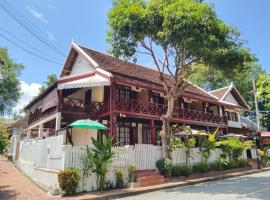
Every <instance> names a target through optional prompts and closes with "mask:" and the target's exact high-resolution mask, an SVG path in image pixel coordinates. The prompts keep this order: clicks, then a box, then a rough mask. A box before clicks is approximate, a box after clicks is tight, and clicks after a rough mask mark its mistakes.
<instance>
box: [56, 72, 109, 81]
mask: <svg viewBox="0 0 270 200" xmlns="http://www.w3.org/2000/svg"><path fill="white" fill-rule="evenodd" d="M95 75H99V76H102V77H103V78H106V79H108V80H110V77H109V76H107V75H105V74H103V73H101V72H99V71H95V72H93V73H90V74H83V75H80V76H75V77H71V78H66V79H62V80H61V79H60V80H58V81H57V82H58V83H60V84H61V83H67V82H70V81H76V80H79V79H83V78H88V77H92V76H95Z"/></svg>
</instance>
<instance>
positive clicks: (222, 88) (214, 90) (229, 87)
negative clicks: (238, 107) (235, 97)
mask: <svg viewBox="0 0 270 200" xmlns="http://www.w3.org/2000/svg"><path fill="white" fill-rule="evenodd" d="M230 86H231V85H228V86H225V87H222V88H218V89H215V90H211V91H209V92H210V93H212V92H216V91H219V90H223V89H225V88H228V89H229V88H230Z"/></svg>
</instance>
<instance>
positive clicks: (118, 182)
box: [115, 168, 124, 188]
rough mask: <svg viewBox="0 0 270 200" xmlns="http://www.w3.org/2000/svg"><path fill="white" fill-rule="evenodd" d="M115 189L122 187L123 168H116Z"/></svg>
mask: <svg viewBox="0 0 270 200" xmlns="http://www.w3.org/2000/svg"><path fill="white" fill-rule="evenodd" d="M115 177H116V188H123V187H124V170H123V168H117V169H116V170H115Z"/></svg>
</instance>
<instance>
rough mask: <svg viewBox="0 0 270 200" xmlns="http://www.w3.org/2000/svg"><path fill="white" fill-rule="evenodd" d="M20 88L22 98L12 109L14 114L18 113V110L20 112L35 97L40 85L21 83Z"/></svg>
mask: <svg viewBox="0 0 270 200" xmlns="http://www.w3.org/2000/svg"><path fill="white" fill-rule="evenodd" d="M20 87H21V93H22V96H21V98H20V100H19V102H18V104H17V105H16V107H15V108H14V109H13V111H14V112H19V111H20V110H22V109H23V108H24V107H25V106H26V105H27V104H28V103H29V102H30V101H31V100H32V99H33V97H35V96H37V94H38V92H39V88H40V87H41V84H39V83H30V84H28V83H26V82H24V81H21V84H20Z"/></svg>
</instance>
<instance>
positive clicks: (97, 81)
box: [58, 74, 110, 90]
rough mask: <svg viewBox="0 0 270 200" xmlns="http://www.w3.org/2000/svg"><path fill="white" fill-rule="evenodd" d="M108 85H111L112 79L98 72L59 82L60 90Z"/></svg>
mask: <svg viewBox="0 0 270 200" xmlns="http://www.w3.org/2000/svg"><path fill="white" fill-rule="evenodd" d="M106 85H110V81H109V80H108V79H106V78H104V77H102V76H100V75H98V74H95V75H94V76H90V77H86V78H81V79H78V80H73V81H68V82H65V83H61V84H58V90H63V89H71V88H86V87H96V86H106Z"/></svg>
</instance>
